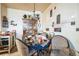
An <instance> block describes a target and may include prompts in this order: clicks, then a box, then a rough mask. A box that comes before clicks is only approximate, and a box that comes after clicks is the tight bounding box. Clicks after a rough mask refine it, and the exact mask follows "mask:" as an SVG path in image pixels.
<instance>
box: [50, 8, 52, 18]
mask: <svg viewBox="0 0 79 59" xmlns="http://www.w3.org/2000/svg"><path fill="white" fill-rule="evenodd" d="M50 17H52V9H51V10H50Z"/></svg>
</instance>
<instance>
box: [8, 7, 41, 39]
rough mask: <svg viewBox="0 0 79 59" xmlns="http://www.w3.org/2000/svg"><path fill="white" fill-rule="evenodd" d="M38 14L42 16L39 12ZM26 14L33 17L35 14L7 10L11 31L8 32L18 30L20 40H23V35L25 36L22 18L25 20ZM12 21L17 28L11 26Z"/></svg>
mask: <svg viewBox="0 0 79 59" xmlns="http://www.w3.org/2000/svg"><path fill="white" fill-rule="evenodd" d="M36 13H38V14H40V12H39V11H37V12H36ZM24 14H27V15H29V14H30V15H33V12H30V11H24V10H18V9H11V8H8V10H7V16H8V19H9V29H8V30H9V31H12V30H16V33H17V34H16V35H17V38H20V39H22V34H23V21H22V18H23V15H24ZM11 20H13V21H15V23H16V24H17V26H13V25H11V24H10V22H11Z"/></svg>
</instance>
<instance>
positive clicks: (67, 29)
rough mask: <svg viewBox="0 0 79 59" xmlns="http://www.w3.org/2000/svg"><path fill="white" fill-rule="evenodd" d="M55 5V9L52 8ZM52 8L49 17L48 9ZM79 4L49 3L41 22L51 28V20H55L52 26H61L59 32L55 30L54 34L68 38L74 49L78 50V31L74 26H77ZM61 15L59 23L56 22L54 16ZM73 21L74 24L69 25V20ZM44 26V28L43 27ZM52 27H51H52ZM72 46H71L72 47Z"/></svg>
mask: <svg viewBox="0 0 79 59" xmlns="http://www.w3.org/2000/svg"><path fill="white" fill-rule="evenodd" d="M54 6H56V10H54ZM51 9H53V16H52V17H51V18H50V17H49V15H50V14H49V12H50V10H51ZM78 10H79V4H73V3H72V4H68V3H67V4H64V3H63V4H51V5H50V6H49V7H48V8H47V9H46V10H45V11H44V14H43V20H45V21H43V23H44V24H45V26H46V27H48V28H51V26H52V22H53V21H54V22H55V26H54V27H61V32H58V33H57V32H55V34H56V35H63V36H65V37H66V38H68V39H69V40H70V42H71V43H72V44H73V46H74V47H75V49H76V50H78V51H79V37H78V36H79V32H76V27H79V17H78V15H79V12H78ZM58 14H60V15H61V24H60V25H57V24H56V16H57V15H58ZM73 20H74V21H75V22H76V24H75V25H73V26H71V24H70V22H71V21H73ZM46 27H44V30H45V28H46ZM54 27H52V29H53V28H54ZM72 48H73V47H72Z"/></svg>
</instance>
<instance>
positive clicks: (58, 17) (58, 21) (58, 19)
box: [56, 14, 60, 24]
mask: <svg viewBox="0 0 79 59" xmlns="http://www.w3.org/2000/svg"><path fill="white" fill-rule="evenodd" d="M56 23H57V24H60V14H58V15H57V22H56Z"/></svg>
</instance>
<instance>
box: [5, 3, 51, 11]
mask: <svg viewBox="0 0 79 59" xmlns="http://www.w3.org/2000/svg"><path fill="white" fill-rule="evenodd" d="M5 5H6V6H7V7H8V8H14V9H21V10H27V11H33V10H34V3H6V4H5ZM49 5H50V3H35V10H36V11H42V12H43V11H45V9H46V8H47V7H48V6H49Z"/></svg>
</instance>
